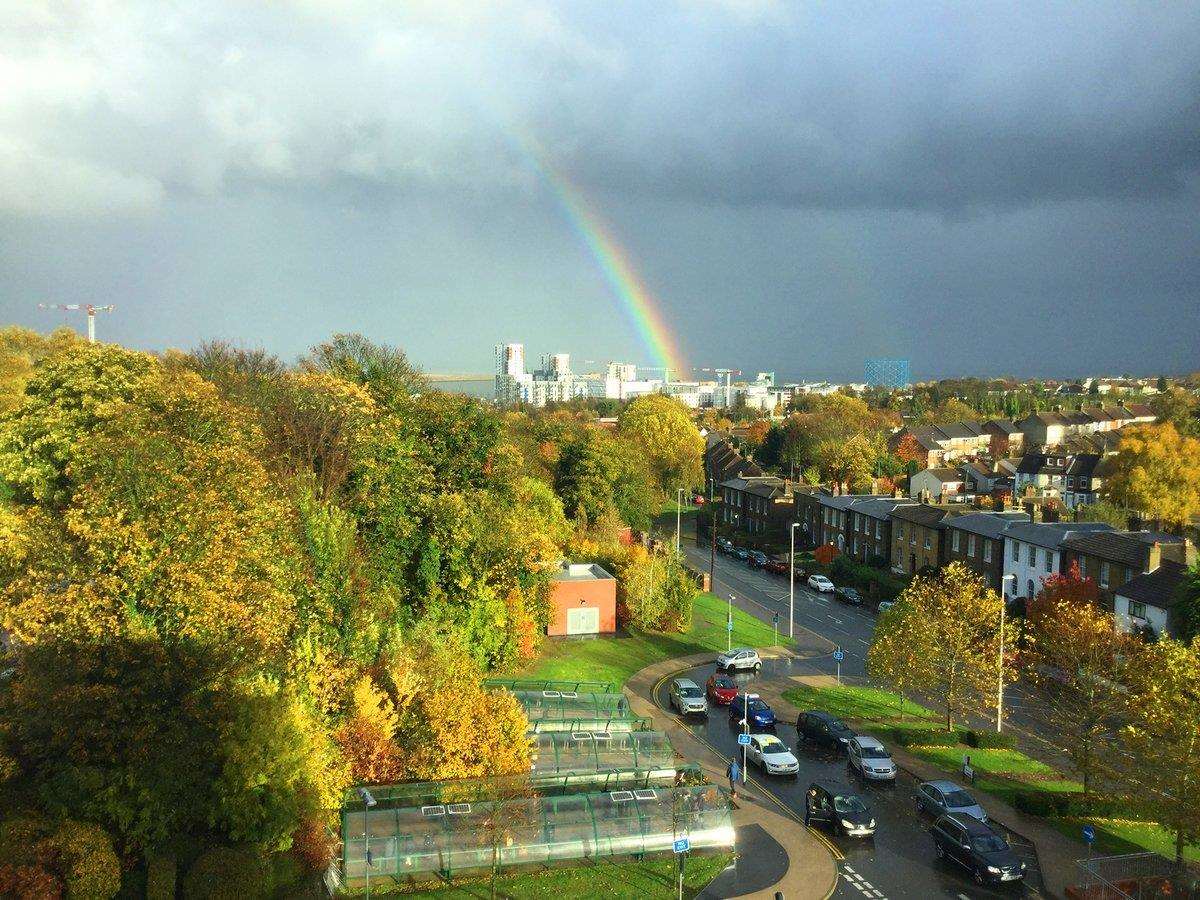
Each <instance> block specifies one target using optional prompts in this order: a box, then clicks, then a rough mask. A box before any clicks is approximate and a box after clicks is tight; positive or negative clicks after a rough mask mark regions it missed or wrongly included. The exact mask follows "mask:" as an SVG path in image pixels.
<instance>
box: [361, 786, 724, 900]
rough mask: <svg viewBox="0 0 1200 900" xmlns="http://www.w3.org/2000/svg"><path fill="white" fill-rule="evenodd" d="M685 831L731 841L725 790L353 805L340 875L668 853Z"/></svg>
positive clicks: (383, 876) (700, 845)
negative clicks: (401, 805) (355, 806)
mask: <svg viewBox="0 0 1200 900" xmlns="http://www.w3.org/2000/svg"><path fill="white" fill-rule="evenodd" d="M682 837H687V838H688V839H689V841H690V844H691V849H692V850H710V849H725V848H731V847H733V845H734V837H735V836H734V828H733V821H732V817H731V810H730V805H729V797H728V795H727V794H726V793H725V792H724V791H723V790H722V789H721V788H718V787H717V786H715V785H698V786H695V787H673V788H659V789H655V788H638V789H634V790H617V791H607V792H595V793H587V794H567V795H563V796H554V797H539V796H519V797H514V798H511V799H500V800H491V801H482V802H480V801H466V800H464V801H462V802H457V803H454V802H450V803H437V804H427V805H422V806H412V807H391V808H383V807H382V806H381V805H377V806H376V807H374V808H372V809H363V808H361V807H360V808H358V809H354V808H349V807H348V808H346V809H344V810H343V813H342V881H343V883H344V884H345V885H346V886H347V887H350V888H354V887H358V886H360V885H362V884H363V883H365V881H366V879H367V877H368V875H369V877H370V879H371V883H372V884H375V883H377V879H378V883H379V884H381V885H383V884H387V883H389V882H390V883H398V882H401V881H406V880H412V879H419V878H422V877H425V878H431V877H435V876H441V877H444V878H450V877H453V876H455V875H458V874H460V873H462V872H468V871H473V870H474V871H478V870H489V869H491V870H494V871H499V870H504V869H510V868H514V867H522V866H549V865H554V864H556V863H566V862H571V861H575V860H583V859H597V858H602V857H620V856H633V857H638V858H641V857H642V856H644V855H646V854H649V853H661V852H670V851H671V849H672V845H673V844H674V842H675V840H676V839H677V838H682ZM368 851H369V853H368ZM368 858H369V863H368Z"/></svg>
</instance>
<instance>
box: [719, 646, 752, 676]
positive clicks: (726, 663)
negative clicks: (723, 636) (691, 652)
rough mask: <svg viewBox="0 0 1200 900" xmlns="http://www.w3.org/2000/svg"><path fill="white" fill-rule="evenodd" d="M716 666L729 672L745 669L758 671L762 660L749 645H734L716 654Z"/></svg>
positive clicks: (743, 670)
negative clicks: (730, 648)
mask: <svg viewBox="0 0 1200 900" xmlns="http://www.w3.org/2000/svg"><path fill="white" fill-rule="evenodd" d="M717 668H718V669H725V670H726V671H729V672H733V671H742V672H745V671H747V670H753V671H754V672H760V671H762V660H761V659H759V657H758V651H757V650H754V649H752V648H750V647H734V648H733V649H732V650H726V651H725V652H724V653H718V654H717Z"/></svg>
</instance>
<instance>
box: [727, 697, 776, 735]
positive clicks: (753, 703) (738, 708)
mask: <svg viewBox="0 0 1200 900" xmlns="http://www.w3.org/2000/svg"><path fill="white" fill-rule="evenodd" d="M747 712H748V713H749V717H750V727H751V728H774V727H775V711H774V710H773V709H771V707H769V706H767V704H765V703H763V701H762V699H761V698H760V697H759V696H758V694H738V695H737V696H736V697H734V698H733V700H732V701H730V703H729V719H730V721H732V722H736V723H737V724H739V725H740V724H741V723H742V719H744V718H746V715H747Z"/></svg>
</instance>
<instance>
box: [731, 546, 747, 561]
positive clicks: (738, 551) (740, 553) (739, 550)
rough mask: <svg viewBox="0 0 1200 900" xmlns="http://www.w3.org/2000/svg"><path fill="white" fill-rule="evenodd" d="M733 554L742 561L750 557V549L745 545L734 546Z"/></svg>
mask: <svg viewBox="0 0 1200 900" xmlns="http://www.w3.org/2000/svg"><path fill="white" fill-rule="evenodd" d="M733 555H734V556H736V557H737V558H738V559H740V560H741V561H742V562H745V561H746V560H747V559H749V558H750V551H749V550H747V549H746V548H745V547H734V548H733Z"/></svg>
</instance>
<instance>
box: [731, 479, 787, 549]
mask: <svg viewBox="0 0 1200 900" xmlns="http://www.w3.org/2000/svg"><path fill="white" fill-rule="evenodd" d="M793 508H794V507H793V502H792V486H791V483H790V482H788V481H786V480H785V479H783V478H776V477H774V476H773V475H761V476H758V477H755V478H746V477H739V478H731V479H729V480H728V481H724V482H722V483H721V521H722V522H723V523H724V524H726V525H729V526H732V527H734V528H740V529H741V530H742V531H745V532H747V533H748V534H758V535H766V534H772V535H777V534H779V533H782V532H784V531H786V530H787V527H788V524H789V523H790V522H791V521H792V511H793Z"/></svg>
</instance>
